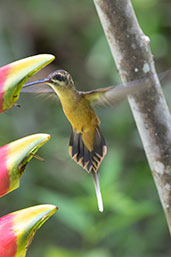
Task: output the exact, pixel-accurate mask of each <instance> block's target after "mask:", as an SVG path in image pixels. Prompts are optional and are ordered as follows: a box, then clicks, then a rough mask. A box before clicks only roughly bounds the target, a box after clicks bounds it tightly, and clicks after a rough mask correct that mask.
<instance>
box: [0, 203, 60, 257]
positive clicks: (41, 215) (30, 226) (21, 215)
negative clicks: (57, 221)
mask: <svg viewBox="0 0 171 257" xmlns="http://www.w3.org/2000/svg"><path fill="white" fill-rule="evenodd" d="M56 210H57V207H56V206H54V205H50V204H44V205H38V206H34V207H30V208H27V209H23V210H19V211H16V212H13V213H10V214H7V215H6V216H3V217H1V218H0V257H24V256H25V255H26V251H27V249H28V247H29V246H30V244H31V242H32V239H33V237H34V235H35V232H36V231H37V229H39V228H40V227H41V226H42V224H43V223H44V222H45V221H46V220H47V219H49V218H50V217H51V216H52V215H53V214H54V213H55V212H56Z"/></svg>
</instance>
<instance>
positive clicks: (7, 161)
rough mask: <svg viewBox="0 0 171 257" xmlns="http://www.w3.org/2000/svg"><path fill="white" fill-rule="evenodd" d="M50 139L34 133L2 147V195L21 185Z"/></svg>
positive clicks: (0, 159) (0, 172)
mask: <svg viewBox="0 0 171 257" xmlns="http://www.w3.org/2000/svg"><path fill="white" fill-rule="evenodd" d="M49 139H50V135H49V134H34V135H30V136H27V137H24V138H21V139H18V140H16V141H14V142H12V143H9V144H7V145H4V146H2V147H0V197H1V196H3V195H5V194H7V193H9V192H10V191H12V190H14V189H16V188H17V187H19V182H20V177H21V175H22V173H23V172H24V169H25V167H26V165H27V163H28V162H29V161H30V160H31V158H32V157H33V156H34V155H35V153H36V152H37V150H38V149H39V148H40V147H41V146H42V145H43V144H45V143H46V142H47V141H48V140H49ZM0 257H1V255H0Z"/></svg>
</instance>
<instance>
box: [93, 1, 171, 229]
mask: <svg viewBox="0 0 171 257" xmlns="http://www.w3.org/2000/svg"><path fill="white" fill-rule="evenodd" d="M94 3H95V6H96V9H97V12H98V15H99V18H100V20H101V23H102V26H103V29H104V32H105V34H106V38H107V40H108V43H109V46H110V49H111V52H112V55H113V58H114V60H115V62H116V66H117V68H118V70H119V73H120V76H121V78H122V80H123V82H128V81H131V80H137V79H140V78H143V77H145V76H147V75H149V77H150V81H151V87H150V88H148V89H147V90H146V91H145V92H144V91H143V92H142V93H141V94H139V95H137V96H130V97H129V103H130V106H131V109H132V112H133V115H134V118H135V121H136V124H137V127H138V130H139V133H140V136H141V139H142V142H143V145H144V149H145V153H146V156H147V159H148V162H149V165H150V168H151V171H152V175H153V177H154V180H155V183H156V186H157V189H158V193H159V196H160V200H161V203H162V206H163V209H164V212H165V215H166V219H167V222H168V226H169V230H170V232H171V116H170V113H169V109H168V106H167V104H166V101H165V97H164V95H163V92H162V89H161V86H160V82H159V80H158V77H157V74H156V71H155V67H154V61H153V57H152V54H151V51H150V47H149V43H150V40H149V38H148V37H147V36H145V35H144V34H143V32H142V30H141V28H140V26H139V24H138V21H137V19H136V16H135V13H134V10H133V7H132V4H131V2H130V0H94Z"/></svg>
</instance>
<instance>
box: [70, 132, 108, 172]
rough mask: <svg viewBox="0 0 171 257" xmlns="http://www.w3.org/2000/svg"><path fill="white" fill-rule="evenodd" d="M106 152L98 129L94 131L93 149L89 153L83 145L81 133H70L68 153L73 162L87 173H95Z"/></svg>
mask: <svg viewBox="0 0 171 257" xmlns="http://www.w3.org/2000/svg"><path fill="white" fill-rule="evenodd" d="M106 151H107V147H106V143H105V139H104V137H103V135H102V132H101V131H100V128H97V129H96V134H95V139H94V147H93V150H92V151H91V152H90V151H89V150H88V148H87V147H86V146H85V145H84V142H83V140H82V135H81V133H76V132H72V134H71V137H70V142H69V153H70V155H71V157H72V158H73V159H74V161H76V162H77V163H78V164H79V165H80V166H82V167H83V168H84V169H85V170H87V171H88V172H90V171H94V172H97V170H98V168H99V166H100V163H101V162H102V160H103V158H104V156H105V154H106Z"/></svg>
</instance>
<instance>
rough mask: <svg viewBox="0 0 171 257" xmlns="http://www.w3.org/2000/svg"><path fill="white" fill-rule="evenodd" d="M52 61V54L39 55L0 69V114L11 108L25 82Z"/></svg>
mask: <svg viewBox="0 0 171 257" xmlns="http://www.w3.org/2000/svg"><path fill="white" fill-rule="evenodd" d="M54 59H55V56H53V55H52V54H39V55H35V56H31V57H27V58H24V59H21V60H19V61H16V62H13V63H10V64H8V65H6V66H3V67H1V68H0V74H1V77H3V79H2V81H1V84H0V91H1V96H0V97H1V99H0V112H3V111H5V110H7V109H9V108H10V107H12V106H13V104H14V103H15V102H16V101H17V100H18V98H19V93H20V90H21V88H22V86H23V85H24V84H25V82H26V81H27V80H28V79H29V78H30V77H31V76H33V75H34V74H35V73H36V72H38V71H39V70H40V69H42V68H44V67H45V66H46V65H48V64H49V63H50V62H52V61H53V60H54Z"/></svg>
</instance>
